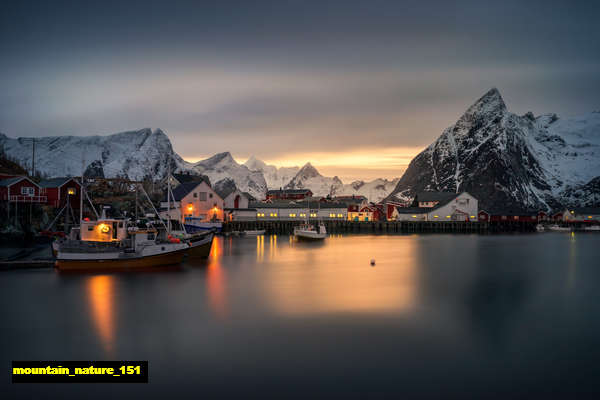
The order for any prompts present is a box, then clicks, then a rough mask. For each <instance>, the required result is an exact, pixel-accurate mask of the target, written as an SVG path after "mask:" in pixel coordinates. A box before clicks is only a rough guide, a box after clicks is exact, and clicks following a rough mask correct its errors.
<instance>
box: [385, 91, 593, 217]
mask: <svg viewBox="0 0 600 400" xmlns="http://www.w3.org/2000/svg"><path fill="white" fill-rule="evenodd" d="M599 171H600V114H598V113H591V114H589V115H586V116H583V117H576V118H565V119H560V118H558V117H557V116H556V115H554V114H553V115H543V116H540V117H537V118H536V117H534V116H533V114H531V113H527V114H525V115H523V116H518V115H516V114H513V113H510V112H509V111H508V109H507V107H506V104H505V103H504V100H503V99H502V96H501V95H500V92H499V91H498V90H497V89H495V88H493V89H491V90H490V91H488V92H487V93H486V94H485V95H484V96H482V97H481V98H480V99H479V100H477V101H476V102H475V103H474V104H473V105H472V106H471V107H469V109H468V110H467V111H466V112H465V113H464V114H463V115H462V116H461V117H460V118H459V119H458V121H457V122H456V123H455V124H454V125H452V126H450V127H449V128H447V129H446V130H444V132H443V133H442V135H441V136H440V137H439V138H438V139H437V140H436V141H435V142H434V143H432V144H431V145H430V146H428V147H427V148H426V149H425V150H423V151H422V152H421V153H420V154H419V155H417V156H416V157H415V158H414V159H413V160H412V161H411V163H410V164H409V167H408V169H407V170H406V172H405V173H404V175H403V176H402V178H400V181H399V182H398V185H397V186H396V188H395V189H394V191H393V192H392V194H391V196H390V198H392V199H400V200H408V199H410V198H412V197H413V196H414V194H415V193H417V192H419V191H423V190H440V191H468V192H469V193H471V194H473V195H474V196H475V197H477V198H479V199H480V204H481V206H482V207H483V208H488V209H500V208H507V207H510V208H514V207H516V208H537V209H550V208H557V207H559V206H561V205H569V206H571V205H573V206H575V205H589V201H587V200H585V201H582V199H584V198H585V199H589V198H590V197H589V196H590V194H593V191H594V190H595V189H594V188H595V187H596V186H594V184H593V183H592V180H594V179H595V178H596V176H597V174H599ZM596 179H597V178H596ZM577 196H579V198H578V197H577ZM593 197H594V196H593V195H592V196H591V198H593Z"/></svg>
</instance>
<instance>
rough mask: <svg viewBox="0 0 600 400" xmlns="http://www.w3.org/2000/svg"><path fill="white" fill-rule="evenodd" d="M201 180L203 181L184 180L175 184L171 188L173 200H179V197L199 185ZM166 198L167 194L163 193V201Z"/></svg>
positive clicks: (182, 196) (181, 197)
mask: <svg viewBox="0 0 600 400" xmlns="http://www.w3.org/2000/svg"><path fill="white" fill-rule="evenodd" d="M202 182H204V181H203V180H202V181H200V182H186V183H182V184H181V185H179V186H177V187H176V188H175V189H173V190H172V192H173V197H174V198H175V201H181V199H183V198H184V197H185V196H187V195H188V194H189V193H190V192H191V191H192V190H194V189H196V187H198V185H200V184H201V183H202ZM166 199H167V196H166V194H165V201H167V200H166Z"/></svg>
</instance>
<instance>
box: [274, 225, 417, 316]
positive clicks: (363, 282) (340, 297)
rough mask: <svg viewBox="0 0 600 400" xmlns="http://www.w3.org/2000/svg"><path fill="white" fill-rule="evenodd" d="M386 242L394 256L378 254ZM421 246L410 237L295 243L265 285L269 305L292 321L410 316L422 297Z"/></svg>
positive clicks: (281, 256)
mask: <svg viewBox="0 0 600 400" xmlns="http://www.w3.org/2000/svg"><path fill="white" fill-rule="evenodd" d="M374 241H379V242H378V243H376V242H374ZM385 241H387V242H389V243H385V244H384V246H385V247H386V248H387V249H388V251H386V253H385V254H378V253H377V252H376V249H381V245H382V242H385ZM417 245H418V244H417V241H415V240H413V239H412V238H409V237H389V236H382V237H376V236H367V237H358V238H356V239H354V238H347V237H346V238H344V237H341V236H339V235H336V236H333V237H329V238H327V239H326V240H325V242H324V243H301V242H290V244H289V245H288V244H286V247H285V248H283V247H282V248H280V249H279V252H278V256H277V259H276V260H275V261H276V262H275V263H274V264H273V266H272V268H269V269H268V270H267V271H268V274H269V277H268V278H267V279H264V280H263V282H264V283H265V285H266V287H265V289H266V290H265V292H266V293H268V296H269V297H270V298H269V301H268V303H269V304H271V305H272V306H273V307H274V308H275V309H276V311H277V312H279V313H282V314H286V315H302V314H311V313H312V314H314V313H329V312H359V313H362V312H390V311H398V312H408V311H410V310H411V309H412V308H413V307H414V306H415V303H416V296H417V249H416V246H417ZM371 259H375V260H376V265H375V266H374V267H371V265H370V260H371Z"/></svg>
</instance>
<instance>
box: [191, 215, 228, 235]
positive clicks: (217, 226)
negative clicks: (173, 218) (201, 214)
mask: <svg viewBox="0 0 600 400" xmlns="http://www.w3.org/2000/svg"><path fill="white" fill-rule="evenodd" d="M183 226H184V227H185V231H186V232H188V233H197V232H202V231H212V232H215V233H217V232H221V230H222V229H223V223H222V222H202V218H198V217H185V222H184V224H183Z"/></svg>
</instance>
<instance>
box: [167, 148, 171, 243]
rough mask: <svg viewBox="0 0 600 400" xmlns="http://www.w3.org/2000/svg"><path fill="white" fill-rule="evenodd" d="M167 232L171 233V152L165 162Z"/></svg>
mask: <svg viewBox="0 0 600 400" xmlns="http://www.w3.org/2000/svg"><path fill="white" fill-rule="evenodd" d="M167 224H168V225H169V227H168V228H167V232H168V233H169V234H170V233H171V154H169V161H168V163H167Z"/></svg>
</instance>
